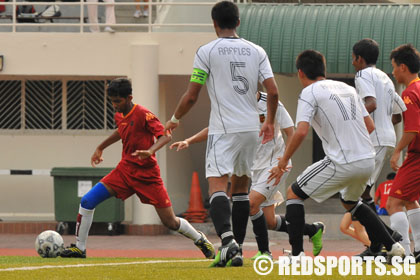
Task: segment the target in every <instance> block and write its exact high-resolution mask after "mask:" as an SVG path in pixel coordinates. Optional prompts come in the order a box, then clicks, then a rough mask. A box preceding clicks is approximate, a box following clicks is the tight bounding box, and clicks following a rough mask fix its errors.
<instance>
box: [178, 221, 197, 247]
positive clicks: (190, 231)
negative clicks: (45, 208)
mask: <svg viewBox="0 0 420 280" xmlns="http://www.w3.org/2000/svg"><path fill="white" fill-rule="evenodd" d="M178 232H179V233H180V234H182V235H183V236H185V237H188V238H189V239H192V240H194V242H197V241H198V240H199V239H200V238H201V234H200V233H199V232H198V231H197V230H196V229H195V228H193V226H192V225H191V224H190V223H189V222H188V221H187V220H185V219H183V218H179V229H178Z"/></svg>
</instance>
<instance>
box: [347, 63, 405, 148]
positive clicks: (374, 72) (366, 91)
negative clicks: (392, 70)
mask: <svg viewBox="0 0 420 280" xmlns="http://www.w3.org/2000/svg"><path fill="white" fill-rule="evenodd" d="M354 83H355V86H356V90H357V93H358V94H359V95H360V97H361V98H362V99H363V100H364V99H365V98H366V97H369V96H371V97H374V98H375V99H376V109H375V111H373V112H372V113H370V116H371V117H372V119H373V121H374V123H375V130H374V131H373V132H372V133H371V134H370V139H371V140H372V143H373V145H374V146H390V147H395V143H396V136H395V130H394V125H393V124H392V115H393V114H400V113H402V112H404V111H405V110H407V108H406V107H405V104H404V102H403V100H402V99H401V97H400V96H399V95H398V94H397V93H396V92H395V87H394V83H393V82H392V81H391V79H390V78H389V77H388V75H387V74H385V73H384V72H383V71H381V70H379V69H378V68H376V67H367V68H365V69H362V70H360V71H358V72H357V73H356V76H355V78H354Z"/></svg>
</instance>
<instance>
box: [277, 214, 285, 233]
mask: <svg viewBox="0 0 420 280" xmlns="http://www.w3.org/2000/svg"><path fill="white" fill-rule="evenodd" d="M276 221H277V224H276V228H275V229H274V230H275V231H281V232H287V223H286V218H285V217H284V216H280V215H276Z"/></svg>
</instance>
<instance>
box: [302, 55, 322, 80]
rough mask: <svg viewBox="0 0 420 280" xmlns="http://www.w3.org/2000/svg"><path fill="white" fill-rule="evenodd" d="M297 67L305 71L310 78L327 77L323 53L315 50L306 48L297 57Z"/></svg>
mask: <svg viewBox="0 0 420 280" xmlns="http://www.w3.org/2000/svg"><path fill="white" fill-rule="evenodd" d="M296 68H297V69H298V70H301V71H302V72H303V73H305V75H306V77H308V79H310V80H316V78H318V77H325V71H326V68H327V67H326V62H325V57H324V56H323V55H322V53H320V52H319V51H315V50H306V51H303V52H301V53H300V54H299V55H298V57H297V58H296Z"/></svg>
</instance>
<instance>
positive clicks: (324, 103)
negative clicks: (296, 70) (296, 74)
mask: <svg viewBox="0 0 420 280" xmlns="http://www.w3.org/2000/svg"><path fill="white" fill-rule="evenodd" d="M368 115H369V113H368V112H367V111H366V108H365V106H364V104H363V102H362V100H361V98H360V96H358V95H357V93H356V90H355V89H354V88H353V87H351V86H349V85H347V84H345V83H343V82H338V81H333V80H321V81H318V82H315V83H313V84H311V85H309V86H307V87H306V88H304V89H303V90H302V92H301V94H300V96H299V100H298V109H297V116H296V124H297V125H298V124H299V122H301V121H305V122H308V123H310V124H311V125H312V127H313V128H314V129H315V131H316V133H317V134H318V136H319V138H320V139H321V141H322V147H323V148H324V152H325V154H326V155H327V156H328V157H329V158H330V159H331V160H332V161H333V162H337V163H339V164H347V163H351V162H354V161H358V160H362V159H367V158H373V157H375V150H374V148H373V145H372V142H371V140H370V137H369V133H368V131H367V129H366V125H365V122H364V117H365V116H368Z"/></svg>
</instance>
